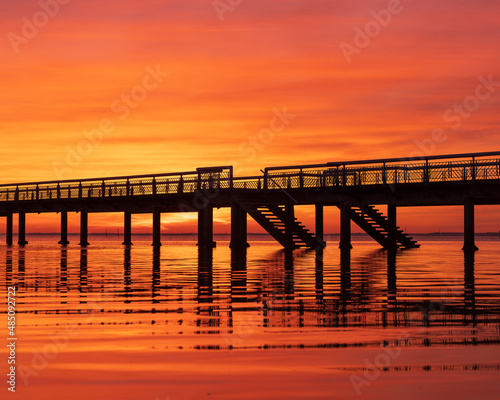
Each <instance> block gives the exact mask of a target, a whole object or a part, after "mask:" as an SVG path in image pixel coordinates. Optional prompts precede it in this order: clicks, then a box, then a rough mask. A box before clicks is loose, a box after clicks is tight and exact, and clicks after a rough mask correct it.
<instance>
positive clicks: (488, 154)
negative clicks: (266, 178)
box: [265, 151, 500, 171]
mask: <svg viewBox="0 0 500 400" xmlns="http://www.w3.org/2000/svg"><path fill="white" fill-rule="evenodd" d="M492 156H499V157H500V152H498V151H490V152H482V153H462V154H446V155H441V156H422V157H407V158H404V157H403V158H380V159H373V160H355V161H335V162H327V163H323V164H304V165H287V166H282V167H267V168H266V169H265V170H266V171H275V170H287V169H300V168H304V169H306V168H322V167H323V168H324V167H336V166H343V165H346V166H348V165H360V164H382V163H394V162H413V161H426V160H439V159H443V160H450V159H454V158H473V157H475V158H477V157H492Z"/></svg>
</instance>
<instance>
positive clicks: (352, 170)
mask: <svg viewBox="0 0 500 400" xmlns="http://www.w3.org/2000/svg"><path fill="white" fill-rule="evenodd" d="M489 204H500V152H487V153H471V154H452V155H444V156H429V157H417V158H408V159H400V158H398V159H395V158H393V159H378V160H363V161H350V162H328V163H323V164H312V165H292V166H283V167H269V168H266V169H265V170H263V171H262V174H260V175H256V176H246V177H235V176H233V167H232V166H219V167H208V168H198V169H196V170H195V171H186V172H175V173H167V174H156V175H134V176H118V177H107V178H95V179H81V180H64V181H45V182H28V183H12V184H2V185H0V216H2V217H5V221H6V243H7V244H8V245H12V244H13V221H14V218H15V217H16V216H17V218H18V244H19V245H20V246H24V245H27V244H28V242H27V240H26V218H27V217H29V214H33V213H58V214H60V217H61V230H60V232H61V240H60V241H59V243H60V244H61V245H63V246H66V245H68V244H69V241H68V213H79V214H80V241H79V245H80V246H83V247H85V246H88V245H89V241H88V216H89V214H91V213H102V212H121V213H123V216H124V223H123V225H124V229H123V236H124V237H123V244H124V245H126V246H130V245H132V235H131V232H132V215H133V214H150V215H151V218H152V221H153V229H152V231H153V232H152V233H153V242H152V244H153V245H154V246H161V244H162V243H161V224H160V223H161V215H162V214H163V213H177V212H195V213H197V214H198V245H199V246H200V247H203V248H212V247H215V246H216V243H215V242H214V238H213V210H214V207H215V208H224V207H229V208H231V248H232V249H233V250H236V251H238V250H243V249H245V248H246V247H247V246H248V243H247V218H248V216H250V217H251V218H253V219H254V220H255V221H256V222H257V223H259V225H260V226H262V227H263V228H264V229H265V230H266V231H267V232H268V233H269V234H270V235H271V236H272V237H273V238H274V239H275V240H276V241H277V242H278V243H280V244H281V245H282V246H283V247H284V248H287V249H295V248H300V247H305V248H310V249H318V248H323V247H325V242H324V240H323V235H324V227H323V223H324V209H325V207H338V208H339V209H340V243H339V246H340V247H341V248H342V249H350V248H351V247H352V245H351V225H352V222H354V223H355V224H357V225H358V226H359V227H360V228H361V229H363V230H364V231H365V232H366V233H367V234H368V235H370V236H371V237H372V238H373V239H374V240H375V241H376V242H378V243H379V244H380V245H381V246H382V247H383V248H386V249H395V248H415V247H418V246H419V244H418V243H417V241H416V240H414V239H413V238H412V237H411V236H410V235H408V234H407V233H405V232H404V231H403V230H402V229H401V228H399V227H398V225H397V212H398V208H400V207H423V206H462V207H463V209H464V245H463V249H464V250H465V251H475V250H477V247H476V245H475V238H474V223H475V217H474V208H475V206H476V205H489ZM299 205H314V206H315V212H316V217H315V227H314V233H313V232H311V231H310V230H309V229H308V228H306V226H304V224H302V223H301V222H300V221H298V220H297V218H296V217H295V212H294V208H295V206H299ZM381 207H387V213H386V214H384V213H383V212H382V211H381V210H380V209H381Z"/></svg>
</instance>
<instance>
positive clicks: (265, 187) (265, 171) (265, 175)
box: [264, 168, 267, 189]
mask: <svg viewBox="0 0 500 400" xmlns="http://www.w3.org/2000/svg"><path fill="white" fill-rule="evenodd" d="M264 189H267V168H266V169H265V170H264Z"/></svg>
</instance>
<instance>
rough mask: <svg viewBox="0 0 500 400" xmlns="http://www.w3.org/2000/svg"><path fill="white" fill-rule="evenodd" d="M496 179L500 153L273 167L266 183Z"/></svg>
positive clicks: (314, 185)
mask: <svg viewBox="0 0 500 400" xmlns="http://www.w3.org/2000/svg"><path fill="white" fill-rule="evenodd" d="M493 179H500V152H488V153H476V154H455V155H447V156H430V157H416V158H409V159H395V158H393V159H381V160H368V161H352V162H335V163H326V164H314V165H295V166H285V167H271V168H266V170H265V173H264V186H265V187H267V188H270V189H276V188H279V187H280V186H281V187H283V188H287V189H302V188H321V187H338V186H340V187H346V186H368V185H400V184H411V183H423V184H428V183H433V182H440V183H445V182H474V181H477V180H493Z"/></svg>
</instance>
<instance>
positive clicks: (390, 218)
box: [387, 204, 398, 250]
mask: <svg viewBox="0 0 500 400" xmlns="http://www.w3.org/2000/svg"><path fill="white" fill-rule="evenodd" d="M387 224H388V226H387V234H388V235H387V239H388V242H389V244H388V246H387V249H388V250H393V249H397V247H398V242H397V240H396V230H397V208H396V206H395V205H394V204H388V205H387Z"/></svg>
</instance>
